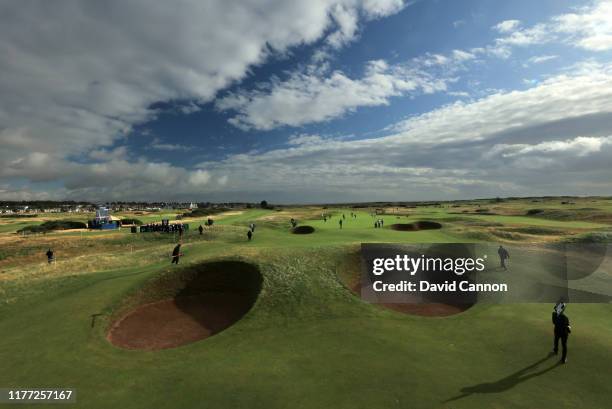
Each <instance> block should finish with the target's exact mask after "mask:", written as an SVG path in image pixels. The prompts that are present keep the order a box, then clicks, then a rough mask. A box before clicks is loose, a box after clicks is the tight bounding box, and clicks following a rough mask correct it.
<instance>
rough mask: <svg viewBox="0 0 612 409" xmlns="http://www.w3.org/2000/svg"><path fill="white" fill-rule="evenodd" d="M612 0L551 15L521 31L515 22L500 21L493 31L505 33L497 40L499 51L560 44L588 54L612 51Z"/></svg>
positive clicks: (594, 2) (603, 0) (595, 2)
mask: <svg viewBox="0 0 612 409" xmlns="http://www.w3.org/2000/svg"><path fill="white" fill-rule="evenodd" d="M610 16H612V0H595V1H593V2H592V3H591V4H590V5H588V6H585V7H581V8H580V9H578V10H577V11H576V12H573V13H566V14H560V15H557V16H553V17H552V18H551V19H550V20H549V21H547V22H544V23H539V24H535V25H533V26H531V27H526V28H523V27H521V25H520V22H518V21H517V20H507V21H502V22H501V23H499V24H497V25H496V26H494V27H493V28H494V29H495V30H496V31H498V32H500V33H502V34H506V35H505V36H504V37H500V38H498V39H497V40H496V46H497V47H498V48H499V47H501V48H503V47H508V46H530V45H534V44H544V43H549V42H552V41H559V42H562V43H567V44H570V45H572V46H574V47H577V48H582V49H585V50H589V51H607V50H611V49H612V18H611V17H610Z"/></svg>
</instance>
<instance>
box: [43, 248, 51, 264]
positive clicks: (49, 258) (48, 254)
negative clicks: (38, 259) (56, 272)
mask: <svg viewBox="0 0 612 409" xmlns="http://www.w3.org/2000/svg"><path fill="white" fill-rule="evenodd" d="M45 254H46V255H47V263H49V264H51V263H53V250H51V249H50V248H49V250H47V252H46V253H45Z"/></svg>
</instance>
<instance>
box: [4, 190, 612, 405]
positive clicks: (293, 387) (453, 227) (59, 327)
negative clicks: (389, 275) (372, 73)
mask: <svg viewBox="0 0 612 409" xmlns="http://www.w3.org/2000/svg"><path fill="white" fill-rule="evenodd" d="M184 212H185V211H184V210H176V211H163V212H157V213H156V212H150V213H145V214H143V213H142V212H141V213H140V214H135V213H130V212H125V213H121V214H117V216H118V217H120V218H124V219H127V218H137V219H139V220H140V221H142V222H143V223H154V222H160V221H161V220H162V219H165V218H170V219H171V220H174V219H175V218H176V216H177V215H179V214H183V213H184ZM343 215H344V216H343ZM88 218H91V215H89V214H83V215H75V214H39V215H37V216H36V217H31V218H18V217H14V218H11V217H3V218H0V363H1V364H0V368H1V370H0V386H1V387H3V388H72V389H74V390H75V391H76V403H74V404H71V405H69V406H70V407H78V408H87V409H95V408H122V409H132V408H155V409H163V408H196V407H197V408H266V409H271V408H351V409H355V408H415V409H417V408H423V409H425V408H447V409H460V408H465V409H468V408H469V409H476V408H503V409H508V408H529V409H533V408H539V409H546V408H555V409H561V408H568V409H569V408H572V409H575V408H589V409H605V408H609V407H610V402H611V398H612V382H611V376H610V368H612V353H611V352H612V325H611V323H612V320H611V317H612V304H611V303H572V302H571V300H570V302H569V303H568V306H567V310H566V314H567V316H568V317H569V319H570V320H571V325H572V334H571V336H570V337H569V342H568V349H569V353H568V362H567V364H565V365H560V364H559V359H558V357H556V356H553V355H551V351H552V342H553V326H552V324H551V312H552V307H553V305H552V304H548V303H504V304H495V303H476V304H474V305H472V306H471V307H470V308H467V309H464V310H459V311H455V312H453V313H448V314H436V313H435V312H434V313H422V311H415V310H412V311H410V309H408V310H406V309H402V308H393V306H387V305H377V304H370V303H367V302H365V301H363V300H362V299H361V298H360V296H359V291H358V288H359V280H360V274H361V270H360V249H361V244H362V243H398V244H401V243H486V244H489V245H492V246H497V245H500V244H503V245H507V246H516V248H519V247H521V246H523V247H524V248H525V249H526V250H525V253H524V254H521V253H518V254H517V253H513V254H512V257H511V258H510V264H509V269H508V271H507V272H505V273H504V274H507V275H508V276H509V277H510V278H509V280H512V279H513V278H512V276H513V274H515V275H514V277H515V278H514V279H516V280H519V278H516V277H522V275H521V274H528V273H529V271H528V269H529V268H530V267H529V263H526V262H521V261H525V260H529V257H530V255H529V254H528V249H529V246H530V245H536V244H537V245H541V244H549V243H566V242H567V243H593V242H597V243H610V242H611V241H612V199H610V198H597V197H585V198H572V201H571V202H567V199H564V198H556V197H548V198H529V199H492V200H474V201H461V202H442V203H418V204H408V205H407V204H367V205H343V206H339V205H338V206H331V205H330V206H314V205H313V206H280V207H279V206H275V207H274V208H270V209H264V208H257V207H253V208H241V209H232V210H228V211H225V212H220V213H217V214H211V215H206V214H204V213H198V214H197V215H196V214H194V216H189V215H188V214H187V215H185V216H183V217H182V218H181V223H185V224H188V225H189V229H188V230H187V231H185V233H184V234H183V235H182V237H181V236H179V235H178V234H168V233H163V232H162V233H158V232H150V233H133V232H131V230H130V228H126V227H123V228H121V229H119V230H108V231H104V230H99V231H94V230H87V229H66V230H53V231H49V232H46V233H44V234H43V233H29V234H26V231H23V230H22V229H24V228H25V227H27V226H38V225H41V224H42V223H44V222H48V221H50V220H51V221H52V220H71V221H81V222H84V221H86V220H87V219H88ZM208 218H212V219H213V220H214V224H212V225H207V224H206V221H207V219H208ZM291 219H294V220H295V223H296V226H295V227H292V225H291V223H290V220H291ZM341 220H342V224H341V225H340V221H341ZM378 220H382V221H383V223H382V226H381V227H379V228H378V227H377V228H375V227H374V224H375V222H377V221H378ZM251 224H254V225H255V228H254V231H253V237H252V239H250V240H249V239H247V235H246V234H247V231H248V230H249V226H250V225H251ZM200 225H202V226H204V228H203V231H202V233H200V232H199V231H198V227H199V226H200ZM18 230H20V231H21V232H20V233H17V231H18ZM179 241H181V242H182V247H181V257H180V262H179V263H178V264H176V265H175V264H171V260H172V257H171V252H172V249H173V248H174V246H175V245H176V244H177V243H178V242H179ZM50 248H52V249H53V251H54V253H55V259H54V262H53V263H47V259H46V257H45V252H46V251H47V249H50ZM510 248H513V247H510ZM521 248H522V247H521ZM607 256H608V257H611V255H610V254H608V255H607ZM492 262H495V263H497V261H496V260H492ZM606 268H607V270H606ZM523 270H525V271H523ZM598 274H599V276H598V279H600V280H602V282H605V281H606V280H610V279H612V271H611V270H610V263H608V264H607V267H605V266H604V269H603V270H602V271H598ZM578 281H579V280H577V286H578V287H580V286H579V285H578V284H579V283H578ZM607 282H608V283H609V281H607ZM417 310H418V309H417ZM430 312H431V311H430ZM6 406H7V407H10V405H6ZM26 406H27V405H24V404H21V405H15V407H26ZM47 406H53V405H48V404H37V405H35V407H47ZM0 407H4V405H0Z"/></svg>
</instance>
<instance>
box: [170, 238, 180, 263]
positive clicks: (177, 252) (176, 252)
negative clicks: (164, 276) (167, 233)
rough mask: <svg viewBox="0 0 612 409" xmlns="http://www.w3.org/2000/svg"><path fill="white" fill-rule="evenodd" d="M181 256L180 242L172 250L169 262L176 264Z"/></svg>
mask: <svg viewBox="0 0 612 409" xmlns="http://www.w3.org/2000/svg"><path fill="white" fill-rule="evenodd" d="M180 257H181V243H179V244H177V245H176V247H174V250H172V262H171V263H170V264H178V263H179V258H180Z"/></svg>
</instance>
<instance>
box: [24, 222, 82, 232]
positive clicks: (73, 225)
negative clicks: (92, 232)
mask: <svg viewBox="0 0 612 409" xmlns="http://www.w3.org/2000/svg"><path fill="white" fill-rule="evenodd" d="M86 228H87V224H85V223H83V222H77V221H73V220H51V221H48V222H44V223H42V224H40V225H38V226H26V227H24V228H23V229H20V230H17V233H47V232H50V231H53V230H73V229H86Z"/></svg>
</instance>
